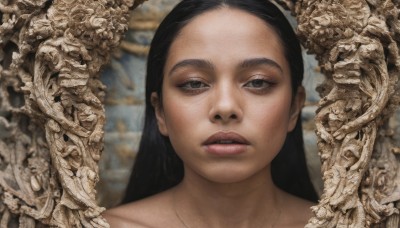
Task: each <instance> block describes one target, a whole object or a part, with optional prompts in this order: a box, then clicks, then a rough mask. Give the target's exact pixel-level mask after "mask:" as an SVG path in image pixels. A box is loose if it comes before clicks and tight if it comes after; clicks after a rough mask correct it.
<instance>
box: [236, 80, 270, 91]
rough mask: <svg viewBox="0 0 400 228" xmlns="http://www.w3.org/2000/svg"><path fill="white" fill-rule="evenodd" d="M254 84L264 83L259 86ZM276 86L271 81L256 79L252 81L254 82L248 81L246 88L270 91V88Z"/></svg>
mask: <svg viewBox="0 0 400 228" xmlns="http://www.w3.org/2000/svg"><path fill="white" fill-rule="evenodd" d="M252 83H262V84H261V85H258V86H257V85H254V84H252ZM251 84H252V85H251ZM274 85H275V83H273V82H271V81H268V80H265V79H262V78H255V79H252V80H250V81H248V82H246V83H245V84H244V86H245V87H248V88H251V89H254V90H265V89H268V88H270V87H272V86H274Z"/></svg>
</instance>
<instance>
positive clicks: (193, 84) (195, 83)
mask: <svg viewBox="0 0 400 228" xmlns="http://www.w3.org/2000/svg"><path fill="white" fill-rule="evenodd" d="M186 87H187V88H191V89H199V88H202V87H207V85H206V84H205V83H203V82H201V81H190V82H187V83H186Z"/></svg>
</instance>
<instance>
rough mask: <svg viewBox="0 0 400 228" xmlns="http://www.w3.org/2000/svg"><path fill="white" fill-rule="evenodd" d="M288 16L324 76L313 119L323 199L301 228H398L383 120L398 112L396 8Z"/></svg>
mask: <svg viewBox="0 0 400 228" xmlns="http://www.w3.org/2000/svg"><path fill="white" fill-rule="evenodd" d="M295 13H296V15H297V19H298V23H299V25H298V34H299V37H300V39H301V40H302V42H303V44H304V46H305V47H306V48H307V49H308V50H309V51H310V52H312V53H315V54H316V56H317V59H318V61H319V64H320V66H321V69H322V71H323V72H324V74H325V75H326V77H327V79H326V81H325V82H324V83H323V84H322V85H321V86H320V87H319V88H318V90H319V92H320V94H321V97H322V99H321V100H320V102H319V108H318V110H317V114H316V119H315V120H316V126H317V131H316V133H317V135H318V147H319V152H320V157H321V161H322V173H323V180H324V192H323V195H322V197H321V200H320V202H319V204H318V205H317V206H315V207H313V208H312V210H313V212H314V217H313V218H312V219H311V220H310V221H309V224H308V225H307V226H306V227H371V226H373V225H378V224H381V225H383V224H386V227H398V225H399V224H398V213H399V208H398V203H397V202H398V201H399V200H400V198H399V178H400V176H399V175H397V174H398V172H399V164H398V161H397V159H396V157H395V154H394V153H393V152H392V151H394V150H392V148H394V144H393V139H392V138H391V136H392V134H393V133H390V132H391V130H390V128H389V127H388V121H389V118H390V117H391V115H392V114H393V112H394V110H395V108H397V107H398V105H399V90H398V86H399V85H398V75H399V72H400V60H399V49H398V47H399V41H400V40H399V38H398V37H399V25H400V24H399V21H398V19H397V18H398V16H399V5H398V3H397V1H391V0H385V1H363V0H359V1H352V0H324V1H313V0H310V1H309V0H302V1H298V2H297V3H296V6H295ZM396 218H397V219H396ZM395 221H397V223H396V222H395Z"/></svg>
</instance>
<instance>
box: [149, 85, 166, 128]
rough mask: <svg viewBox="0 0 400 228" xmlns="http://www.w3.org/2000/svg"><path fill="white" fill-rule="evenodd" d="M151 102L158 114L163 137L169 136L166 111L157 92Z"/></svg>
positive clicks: (152, 96)
mask: <svg viewBox="0 0 400 228" xmlns="http://www.w3.org/2000/svg"><path fill="white" fill-rule="evenodd" d="M150 100H151V105H152V106H153V108H154V112H155V114H156V119H157V126H158V130H159V131H160V133H161V134H162V135H164V136H168V130H167V127H166V125H165V117H164V111H163V109H162V105H161V101H160V98H159V97H158V95H157V93H156V92H153V93H151V97H150Z"/></svg>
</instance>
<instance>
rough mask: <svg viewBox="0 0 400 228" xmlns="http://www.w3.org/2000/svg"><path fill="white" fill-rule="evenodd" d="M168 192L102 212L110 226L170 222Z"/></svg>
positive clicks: (150, 227) (142, 227)
mask: <svg viewBox="0 0 400 228" xmlns="http://www.w3.org/2000/svg"><path fill="white" fill-rule="evenodd" d="M169 195H170V194H168V192H165V193H160V194H157V195H155V196H151V197H148V198H145V199H143V200H139V201H136V202H133V203H128V204H124V205H121V206H118V207H115V208H112V209H109V210H106V211H105V212H104V213H103V216H104V218H105V219H106V220H107V222H108V223H109V224H110V226H111V228H113V227H118V228H125V227H135V228H136V227H137V228H156V227H165V226H162V225H163V224H164V225H165V224H171V221H169V220H171V218H173V217H174V216H173V214H171V211H172V210H171V205H172V204H171V198H170V196H169Z"/></svg>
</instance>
